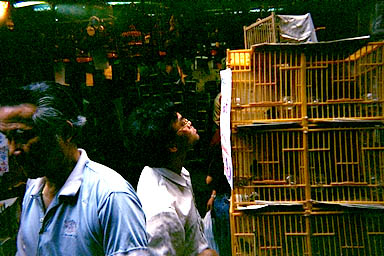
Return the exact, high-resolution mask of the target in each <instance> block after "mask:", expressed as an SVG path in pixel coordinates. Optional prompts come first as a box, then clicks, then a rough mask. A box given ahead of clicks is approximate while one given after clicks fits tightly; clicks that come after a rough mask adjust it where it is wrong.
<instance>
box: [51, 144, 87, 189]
mask: <svg viewBox="0 0 384 256" xmlns="http://www.w3.org/2000/svg"><path fill="white" fill-rule="evenodd" d="M80 154H81V153H80V151H79V150H78V149H77V147H71V148H67V149H66V150H65V151H64V156H63V159H62V161H61V162H60V163H57V166H60V167H61V168H60V169H55V170H53V172H51V173H49V174H47V175H46V176H45V177H46V180H47V183H46V184H48V186H50V187H55V188H57V191H58V190H60V188H61V187H62V186H63V185H64V184H65V182H66V181H67V179H68V177H69V175H70V174H71V172H72V171H73V169H74V168H75V166H76V164H77V161H78V160H79V158H80Z"/></svg>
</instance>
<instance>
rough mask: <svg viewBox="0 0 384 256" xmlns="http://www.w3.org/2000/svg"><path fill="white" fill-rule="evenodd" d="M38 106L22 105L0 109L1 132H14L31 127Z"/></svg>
mask: <svg viewBox="0 0 384 256" xmlns="http://www.w3.org/2000/svg"><path fill="white" fill-rule="evenodd" d="M35 112H36V106H34V105H32V104H21V105H17V106H3V107H0V130H12V129H20V128H28V127H30V123H31V119H32V116H33V114H34V113H35Z"/></svg>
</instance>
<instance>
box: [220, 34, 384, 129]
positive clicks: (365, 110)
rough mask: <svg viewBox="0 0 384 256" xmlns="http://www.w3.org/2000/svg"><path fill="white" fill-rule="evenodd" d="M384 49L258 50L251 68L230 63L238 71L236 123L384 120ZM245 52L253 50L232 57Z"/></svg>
mask: <svg viewBox="0 0 384 256" xmlns="http://www.w3.org/2000/svg"><path fill="white" fill-rule="evenodd" d="M360 44H361V43H360ZM383 45H384V43H382V42H375V43H368V44H366V45H364V46H362V47H361V45H359V44H357V43H356V42H348V41H346V42H343V43H342V44H341V45H340V43H338V44H336V43H335V44H332V43H329V44H309V45H308V44H307V45H299V44H296V45H292V44H278V45H276V44H275V45H259V46H254V48H253V49H252V53H251V55H252V56H251V58H250V60H251V65H250V67H249V68H248V67H247V68H243V67H242V66H241V65H236V63H235V62H231V61H229V62H228V63H227V65H228V66H229V67H230V68H231V69H232V71H233V73H232V121H233V122H241V123H252V122H255V121H264V122H272V121H286V120H301V119H303V118H307V117H308V118H309V121H316V120H323V119H333V118H342V119H348V118H354V119H367V120H369V119H379V118H383V117H384V113H383V107H384V105H383V101H384V91H383V85H384V78H383V76H384V75H383V65H384V50H383ZM239 51H249V50H236V51H230V50H229V51H227V57H228V58H229V59H233V56H235V55H236V54H238V52H239ZM231 56H232V57H231Z"/></svg>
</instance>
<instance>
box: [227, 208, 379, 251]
mask: <svg viewBox="0 0 384 256" xmlns="http://www.w3.org/2000/svg"><path fill="white" fill-rule="evenodd" d="M283 207H284V206H279V207H273V208H272V209H271V207H270V209H269V210H268V211H266V210H257V211H256V210H255V211H238V212H232V213H231V229H232V245H233V246H232V255H239V256H247V255H252V256H253V255H274V256H280V255H289V256H301V255H306V256H307V255H309V256H320V255H327V256H339V255H360V256H381V255H384V219H383V211H382V210H364V211H362V210H361V209H360V210H357V209H353V210H346V209H344V210H343V209H333V210H323V209H318V210H317V211H312V212H309V213H308V212H305V211H300V210H296V209H291V208H283ZM282 209H283V210H282Z"/></svg>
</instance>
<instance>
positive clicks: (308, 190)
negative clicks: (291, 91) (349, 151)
mask: <svg viewBox="0 0 384 256" xmlns="http://www.w3.org/2000/svg"><path fill="white" fill-rule="evenodd" d="M300 64H301V65H300V86H301V115H302V127H303V149H304V150H303V172H304V182H305V201H306V202H305V204H304V211H305V216H306V219H305V228H306V234H307V239H306V242H307V250H308V253H307V255H308V256H312V245H311V218H310V216H311V211H312V206H311V203H310V202H311V184H310V175H309V167H308V157H309V156H308V113H307V86H306V85H307V81H306V75H307V66H306V65H307V63H306V56H305V54H304V53H301V56H300Z"/></svg>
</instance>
